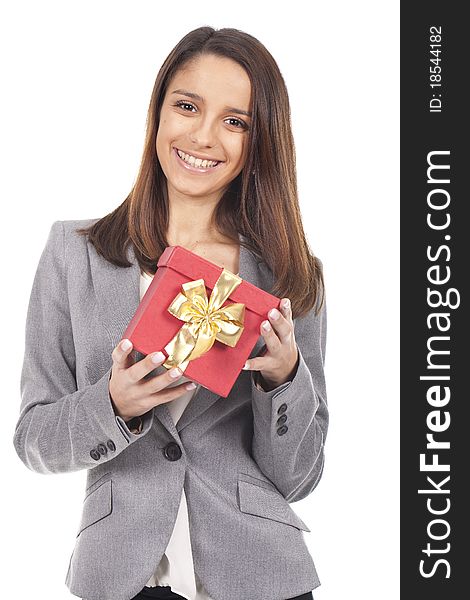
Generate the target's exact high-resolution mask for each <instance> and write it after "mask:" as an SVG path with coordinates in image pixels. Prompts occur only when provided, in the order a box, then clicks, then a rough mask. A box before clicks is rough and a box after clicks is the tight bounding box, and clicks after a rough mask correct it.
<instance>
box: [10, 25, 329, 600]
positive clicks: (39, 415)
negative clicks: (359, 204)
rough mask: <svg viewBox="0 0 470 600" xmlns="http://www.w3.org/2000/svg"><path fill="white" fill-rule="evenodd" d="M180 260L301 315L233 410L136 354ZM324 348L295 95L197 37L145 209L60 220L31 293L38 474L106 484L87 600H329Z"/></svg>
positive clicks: (29, 389) (141, 199) (253, 362)
mask: <svg viewBox="0 0 470 600" xmlns="http://www.w3.org/2000/svg"><path fill="white" fill-rule="evenodd" d="M173 245H181V246H183V247H185V248H187V249H188V250H191V251H193V252H195V253H197V254H199V255H201V256H203V257H205V258H207V259H208V260H210V261H211V262H213V263H216V264H217V265H219V266H221V267H226V268H227V269H228V270H229V271H231V272H232V273H233V274H236V273H239V275H240V279H241V278H243V280H246V281H248V282H250V283H252V284H253V285H255V286H257V287H259V288H261V289H264V290H265V291H268V292H270V293H272V294H275V295H277V296H280V297H281V298H282V302H281V303H280V305H279V308H280V310H277V309H273V310H270V311H269V312H268V311H267V314H266V315H265V320H264V321H263V322H262V326H261V327H260V330H259V334H260V335H259V339H258V342H257V344H256V345H255V347H254V349H253V352H252V354H251V355H250V357H249V360H248V361H247V363H246V365H245V368H244V370H243V369H242V370H241V372H240V374H239V376H238V378H237V380H236V382H235V385H234V386H233V388H232V389H231V391H230V394H229V395H228V396H227V397H226V398H221V397H218V396H217V395H216V394H215V393H213V392H211V391H210V390H207V389H204V388H202V386H199V388H198V389H197V390H196V389H195V388H196V386H195V385H194V382H188V380H187V379H186V378H185V377H184V376H182V371H181V370H180V369H179V368H178V367H174V368H173V369H171V370H170V371H167V370H166V369H165V368H164V367H162V363H163V360H164V359H165V356H164V354H162V353H161V352H159V350H161V348H155V352H152V353H150V354H149V355H147V356H141V357H138V356H137V353H136V352H135V353H134V354H131V352H132V350H133V348H132V344H131V342H130V341H129V340H122V339H121V338H122V335H123V331H124V330H125V329H126V327H127V325H128V324H129V322H130V320H131V318H132V316H133V314H135V311H136V310H137V306H138V303H139V301H140V300H142V298H143V295H144V294H145V291H146V289H147V288H148V286H149V285H150V283H151V279H152V276H153V275H154V274H155V272H156V269H157V262H158V259H159V258H160V256H161V254H162V252H163V251H164V250H165V248H167V246H173ZM283 296H285V297H284V298H283ZM266 310H267V309H266ZM325 349H326V303H325V301H324V286H323V274H322V265H321V262H320V260H319V259H318V258H317V257H316V256H314V255H313V253H312V252H311V251H310V248H309V245H308V243H307V240H306V237H305V234H304V230H303V226H302V220H301V215H300V209H299V202H298V197H297V187H296V173H295V152H294V142H293V137H292V131H291V125H290V109H289V101H288V95H287V90H286V87H285V84H284V80H283V78H282V76H281V74H280V71H279V68H278V66H277V64H276V62H275V60H274V58H273V57H272V56H271V54H270V53H269V52H268V51H267V49H266V48H265V47H264V46H263V45H262V44H261V43H260V42H259V41H258V40H257V39H255V38H254V37H252V36H250V35H248V34H247V33H244V32H241V31H239V30H236V29H228V28H227V29H220V30H215V29H213V28H211V27H201V28H198V29H196V30H194V31H191V32H190V33H188V34H187V35H186V36H185V37H184V38H183V39H182V40H181V41H180V42H179V43H178V44H177V45H176V47H175V48H174V49H173V50H172V51H171V52H170V54H169V56H168V57H167V59H166V60H165V61H164V63H163V65H162V67H161V69H160V71H159V73H158V75H157V78H156V81H155V85H154V89H153V92H152V96H151V99H150V106H149V111H148V118H147V132H146V139H145V145H144V152H143V156H142V161H141V165H140V169H139V173H138V175H137V178H136V181H135V185H134V186H133V188H132V190H131V192H130V193H129V195H128V196H127V198H126V199H125V201H124V202H122V204H121V205H120V206H118V207H117V208H116V209H115V210H114V211H112V212H111V213H109V214H108V215H105V216H103V217H102V218H99V219H88V220H80V221H56V222H54V223H53V225H52V228H51V231H50V234H49V238H48V240H47V244H46V247H45V249H44V251H43V253H42V255H41V258H40V262H39V266H38V269H37V273H36V277H35V279H34V284H33V290H32V292H31V298H30V303H29V308H28V317H27V324H26V342H25V358H24V365H23V371H22V380H21V389H22V405H21V413H20V417H19V420H18V423H17V426H16V428H15V436H14V445H15V448H16V451H17V453H18V455H19V456H20V458H21V460H22V461H23V462H24V463H25V464H26V465H27V466H28V468H30V469H31V470H34V471H37V472H39V473H60V472H67V471H76V470H79V469H87V487H86V490H85V498H84V503H83V511H82V519H81V522H80V526H79V527H78V531H77V536H76V538H77V539H76V545H75V548H74V551H73V553H72V556H71V557H70V562H69V570H68V572H67V576H66V584H67V586H68V588H69V589H70V591H71V593H72V594H74V595H76V596H79V597H81V598H84V599H87V598H88V599H91V598H100V599H101V600H111V599H113V600H127V599H129V598H133V599H134V600H142V599H143V598H161V599H167V600H176V599H186V600H221V599H224V600H240V599H241V598H250V599H256V600H259V599H261V598H266V599H268V600H274V599H275V600H311V599H312V597H313V596H312V593H311V590H313V589H314V588H316V587H317V586H318V585H319V579H318V576H317V573H316V569H315V566H314V563H313V560H312V558H311V556H310V553H309V550H308V548H307V545H306V544H305V540H304V537H303V536H304V535H305V533H308V532H310V531H311V530H310V529H309V527H308V526H307V525H306V524H305V523H304V522H303V521H302V520H301V519H300V518H299V517H298V516H297V515H296V514H295V512H294V510H293V509H292V508H291V507H290V504H289V503H290V502H295V501H297V500H301V499H303V498H305V497H306V496H308V495H309V494H310V493H311V492H312V491H313V490H314V489H315V487H316V485H317V484H318V482H319V480H320V478H321V475H322V472H323V464H324V443H325V440H326V435H327V430H328V408H327V402H326V383H325V374H324V361H325ZM136 358H137V360H135V359H136ZM158 369H160V370H158ZM218 370H220V373H223V370H224V365H223V364H220V367H218ZM191 384H193V385H191Z"/></svg>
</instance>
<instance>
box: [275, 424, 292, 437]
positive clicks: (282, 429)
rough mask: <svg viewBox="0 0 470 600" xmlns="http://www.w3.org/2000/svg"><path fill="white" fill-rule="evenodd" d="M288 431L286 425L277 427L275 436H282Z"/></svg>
mask: <svg viewBox="0 0 470 600" xmlns="http://www.w3.org/2000/svg"><path fill="white" fill-rule="evenodd" d="M288 429H289V427H287V425H283V426H282V427H279V429H278V430H277V435H284V434H285V433H286V431H287V430H288Z"/></svg>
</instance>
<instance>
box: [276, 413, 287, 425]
mask: <svg viewBox="0 0 470 600" xmlns="http://www.w3.org/2000/svg"><path fill="white" fill-rule="evenodd" d="M286 421H287V415H286V414H285V413H284V414H283V415H281V416H280V417H279V419H278V420H277V421H276V423H277V425H282V424H283V423H285V422H286Z"/></svg>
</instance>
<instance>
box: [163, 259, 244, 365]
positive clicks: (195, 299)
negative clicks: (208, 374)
mask: <svg viewBox="0 0 470 600" xmlns="http://www.w3.org/2000/svg"><path fill="white" fill-rule="evenodd" d="M242 281H243V280H242V279H241V278H240V277H238V275H235V274H234V273H231V272H230V271H227V269H223V270H222V273H221V274H220V276H219V278H218V279H217V281H216V283H215V285H214V289H213V290H212V293H211V295H210V298H209V300H208V299H207V293H206V286H205V283H204V279H196V280H195V281H188V282H187V283H183V284H182V286H181V287H182V288H183V293H181V292H180V293H179V294H178V295H177V296H176V298H174V300H173V301H172V302H171V304H170V306H169V307H168V312H170V313H171V314H172V315H174V316H175V317H177V318H178V319H180V320H181V321H185V324H184V325H183V326H182V327H181V329H180V330H179V331H178V333H177V334H176V335H175V336H174V338H173V339H172V340H170V342H168V344H167V345H166V346H165V352H166V353H167V354H168V358H167V359H166V361H165V362H164V363H163V366H164V367H166V368H167V369H171V368H172V367H179V368H180V369H181V371H183V372H184V371H185V369H186V367H187V366H188V363H189V361H191V360H194V359H196V358H199V357H200V356H202V355H203V354H205V353H206V352H208V351H209V350H210V349H211V348H212V346H213V345H214V342H215V340H218V341H219V342H222V343H223V344H226V345H227V346H230V347H231V348H233V347H235V346H236V344H237V342H238V340H239V339H240V336H241V334H242V333H243V329H244V326H243V320H244V317H245V305H244V304H241V303H232V304H228V305H227V306H224V307H223V308H222V304H223V303H224V302H225V301H226V300H227V298H228V297H229V296H230V294H231V293H232V292H233V291H234V290H235V289H236V288H237V287H238V286H239V285H240V284H241V282H242Z"/></svg>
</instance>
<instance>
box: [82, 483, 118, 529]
mask: <svg viewBox="0 0 470 600" xmlns="http://www.w3.org/2000/svg"><path fill="white" fill-rule="evenodd" d="M112 483H113V482H112V480H111V475H108V476H106V475H105V476H104V477H102V478H101V479H100V480H99V481H97V482H96V484H93V485H92V486H90V487H89V488H88V490H87V494H86V496H85V499H84V501H83V509H82V519H81V521H80V526H79V528H78V533H77V537H78V536H79V535H80V534H81V532H82V531H83V530H84V529H86V528H87V527H90V525H94V524H95V523H97V522H98V521H101V519H104V518H105V517H107V516H109V515H110V514H111V513H112V511H113V493H112Z"/></svg>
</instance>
